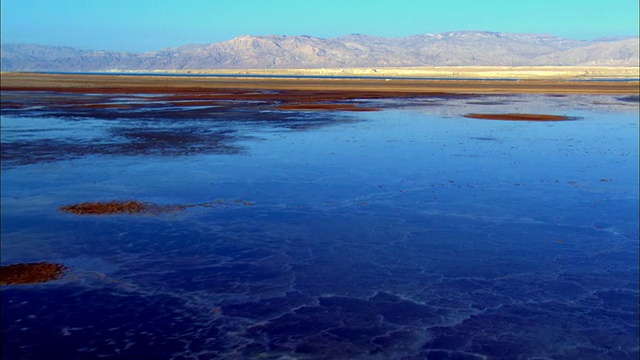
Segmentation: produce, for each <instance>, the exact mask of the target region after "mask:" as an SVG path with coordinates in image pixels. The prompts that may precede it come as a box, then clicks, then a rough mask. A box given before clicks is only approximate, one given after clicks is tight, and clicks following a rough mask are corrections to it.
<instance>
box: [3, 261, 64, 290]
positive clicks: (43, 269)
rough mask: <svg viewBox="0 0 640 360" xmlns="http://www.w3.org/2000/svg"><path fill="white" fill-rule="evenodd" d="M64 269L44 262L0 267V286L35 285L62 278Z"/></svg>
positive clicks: (61, 266)
mask: <svg viewBox="0 0 640 360" xmlns="http://www.w3.org/2000/svg"><path fill="white" fill-rule="evenodd" d="M65 269H66V267H65V266H64V265H61V264H53V263H46V262H39V263H28V264H14V265H7V266H0V285H17V284H37V283H43V282H47V281H51V280H57V279H59V278H61V277H62V274H63V272H64V270H65Z"/></svg>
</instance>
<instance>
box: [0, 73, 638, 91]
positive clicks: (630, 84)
mask: <svg viewBox="0 0 640 360" xmlns="http://www.w3.org/2000/svg"><path fill="white" fill-rule="evenodd" d="M1 76H2V82H1V86H0V89H1V90H2V91H57V92H76V93H77V92H80V93H86V92H95V93H142V94H145V93H149V94H159V93H208V92H212V91H216V90H225V91H226V90H231V91H236V90H264V91H268V90H274V91H312V92H323V91H331V92H341V93H351V94H353V97H357V95H358V94H378V95H381V96H382V97H396V96H403V95H406V96H413V95H420V94H423V95H428V94H429V93H460V94H496V93H530V94H619V95H625V94H626V95H631V94H638V93H639V92H640V89H639V82H638V81H635V80H630V81H607V80H599V81H575V80H567V79H564V80H562V79H555V80H551V79H532V78H522V79H518V80H513V81H504V80H483V79H478V80H470V79H463V80H454V78H452V79H444V80H430V79H429V80H427V79H420V80H407V79H392V78H391V79H389V78H385V79H378V78H375V77H372V78H366V79H365V78H357V79H349V78H347V79H345V78H268V77H262V78H251V77H194V76H188V75H186V76H179V75H175V76H162V75H159V76H153V75H144V76H135V75H127V74H120V73H118V74H117V76H108V75H97V74H88V73H78V74H43V73H2V75H1ZM383 94H386V95H383Z"/></svg>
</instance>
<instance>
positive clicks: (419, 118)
mask: <svg viewBox="0 0 640 360" xmlns="http://www.w3.org/2000/svg"><path fill="white" fill-rule="evenodd" d="M50 96H52V94H48V93H21V92H12V93H8V92H6V93H5V92H3V98H4V99H10V100H11V101H13V102H20V103H23V104H24V103H33V104H34V106H32V107H24V106H22V107H16V108H8V107H3V109H2V184H1V187H2V188H1V190H2V209H1V210H2V219H1V220H2V264H3V265H5V264H12V263H19V262H38V261H52V262H58V263H62V264H64V265H66V266H68V267H69V268H70V270H69V271H68V272H67V274H66V276H65V277H64V278H63V279H61V280H58V281H54V282H49V283H45V284H40V285H15V286H5V287H3V288H2V339H3V340H2V341H3V345H2V357H3V358H5V359H23V358H43V357H47V358H50V357H51V356H52V354H55V357H57V358H65V359H74V358H97V357H107V358H157V359H167V358H176V359H213V358H230V359H240V358H267V359H280V358H283V359H284V358H300V359H306V358H308V359H319V358H330V359H334V358H359V359H389V358H405V359H425V358H426V359H483V358H489V359H543V358H544V359H546V358H553V359H576V358H580V359H626V358H629V359H636V358H637V356H638V340H637V339H638V216H637V214H638V136H637V134H638V104H637V102H632V101H626V100H624V98H622V99H621V97H619V96H618V97H616V96H584V95H571V96H563V97H553V96H542V95H540V96H538V95H513V96H502V95H494V96H483V97H481V98H479V99H470V98H422V99H382V100H368V101H363V103H366V105H367V106H373V107H380V108H382V110H381V111H378V112H367V113H346V112H337V111H328V112H314V111H274V110H265V109H263V108H261V107H260V106H259V104H252V103H243V102H241V101H240V102H237V104H235V105H234V106H233V107H224V108H220V109H214V108H208V109H206V111H204V110H202V109H201V110H202V111H194V109H192V108H184V109H182V110H183V111H182V112H180V110H181V109H180V108H176V111H177V113H173V112H172V113H168V112H166V111H165V110H162V111H160V110H158V107H157V106H155V105H157V104H155V105H154V101H153V99H150V98H149V97H145V96H133V97H131V96H127V97H126V98H122V99H115V100H114V99H110V101H112V102H113V101H115V102H118V101H121V102H138V103H143V104H146V103H148V106H145V107H143V108H142V109H140V108H136V109H137V110H128V109H115V110H109V111H106V110H104V109H102V110H100V109H89V108H82V109H79V108H77V107H66V108H65V107H64V106H61V105H60V104H61V101H60V97H59V96H60V95H56V96H55V97H54V100H51V101H49V100H47V99H50ZM65 96H66V95H65ZM68 96H69V97H71V98H72V99H71V100H72V101H74V102H77V101H79V100H78V99H76V98H75V97H78V96H81V97H82V96H83V95H77V94H76V95H68ZM85 96H86V95H85ZM95 96H96V97H95V98H93V99H94V100H91V98H89V100H87V98H86V97H83V98H82V99H83V100H82V101H85V100H86V101H88V102H89V103H91V101H95V99H99V96H100V95H99V94H98V95H95ZM43 97H44V98H43ZM4 99H3V101H4ZM43 99H44V100H43ZM154 109H155V110H154ZM154 111H155V114H156V115H155V116H154ZM500 112H502V113H542V114H557V115H566V116H570V117H572V118H575V120H573V121H566V122H550V123H547V122H522V121H519V122H510V121H488V120H477V119H468V118H464V117H463V115H464V114H467V113H500ZM111 200H136V201H142V202H150V203H155V204H166V205H172V204H201V203H205V202H208V203H210V204H211V205H210V206H200V207H193V208H187V209H185V210H184V211H179V212H173V213H165V214H159V215H147V216H145V215H138V216H135V215H133V216H132V215H114V216H78V215H73V214H67V213H62V212H60V211H58V208H59V207H60V206H64V205H69V204H74V203H81V202H88V201H111Z"/></svg>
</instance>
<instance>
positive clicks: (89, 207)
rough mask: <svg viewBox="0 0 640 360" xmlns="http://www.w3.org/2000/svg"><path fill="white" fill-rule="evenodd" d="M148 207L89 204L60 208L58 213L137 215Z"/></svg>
mask: <svg viewBox="0 0 640 360" xmlns="http://www.w3.org/2000/svg"><path fill="white" fill-rule="evenodd" d="M148 208H149V207H148V205H147V204H143V203H141V202H137V201H111V202H107V203H100V202H91V203H81V204H75V205H68V206H62V207H60V211H63V212H68V213H72V214H76V215H110V214H139V213H143V212H146V211H147V210H148Z"/></svg>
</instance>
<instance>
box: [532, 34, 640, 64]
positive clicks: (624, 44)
mask: <svg viewBox="0 0 640 360" xmlns="http://www.w3.org/2000/svg"><path fill="white" fill-rule="evenodd" d="M638 58H639V55H638V39H637V38H635V39H626V40H619V41H615V42H607V43H596V44H593V45H589V46H584V47H579V48H576V49H570V50H566V51H561V52H557V53H552V54H547V55H542V56H538V57H536V58H534V59H532V60H531V62H532V63H535V64H539V65H589V66H594V65H596V66H597V65H607V66H638Z"/></svg>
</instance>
